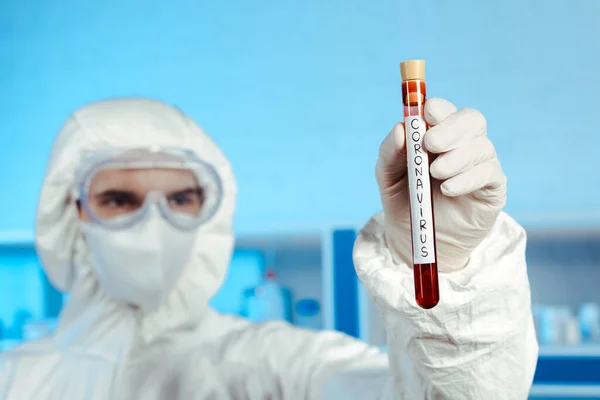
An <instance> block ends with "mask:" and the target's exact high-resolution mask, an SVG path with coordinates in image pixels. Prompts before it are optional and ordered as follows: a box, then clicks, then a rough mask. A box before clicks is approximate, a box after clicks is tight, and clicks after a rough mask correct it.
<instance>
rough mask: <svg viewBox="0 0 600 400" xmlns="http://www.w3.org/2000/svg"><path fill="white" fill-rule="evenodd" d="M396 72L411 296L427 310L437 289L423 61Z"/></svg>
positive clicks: (436, 299)
mask: <svg viewBox="0 0 600 400" xmlns="http://www.w3.org/2000/svg"><path fill="white" fill-rule="evenodd" d="M400 74H401V75H402V102H403V104H404V130H405V135H406V142H405V143H406V158H407V163H408V170H407V174H408V191H409V201H410V228H411V240H412V257H413V273H414V281H415V299H416V302H417V304H418V305H419V306H420V307H421V308H424V309H430V308H433V307H435V306H436V305H437V304H438V302H439V301H440V290H439V283H438V269H437V248H436V242H435V221H434V217H433V197H432V195H431V193H432V190H431V177H430V175H429V154H428V153H427V151H426V150H425V149H424V147H423V136H424V134H425V132H426V131H427V124H426V122H425V118H424V106H425V101H426V95H427V92H426V85H425V61H424V60H408V61H405V62H402V63H400Z"/></svg>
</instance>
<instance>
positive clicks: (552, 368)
mask: <svg viewBox="0 0 600 400" xmlns="http://www.w3.org/2000/svg"><path fill="white" fill-rule="evenodd" d="M534 382H535V383H536V384H567V385H590V384H592V385H600V357H540V358H539V359H538V364H537V369H536V372H535V377H534Z"/></svg>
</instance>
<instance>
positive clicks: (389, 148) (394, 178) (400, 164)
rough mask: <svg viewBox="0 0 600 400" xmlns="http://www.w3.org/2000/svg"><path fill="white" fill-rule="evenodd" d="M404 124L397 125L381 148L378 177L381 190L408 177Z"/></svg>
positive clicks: (377, 168)
mask: <svg viewBox="0 0 600 400" xmlns="http://www.w3.org/2000/svg"><path fill="white" fill-rule="evenodd" d="M406 170H407V165H406V146H405V137H404V124H403V123H401V122H399V123H397V124H396V125H395V126H394V128H393V129H392V131H391V132H390V133H389V134H388V135H387V136H386V138H385V139H384V140H383V142H382V143H381V146H380V147H379V158H378V159H377V167H376V177H377V183H378V184H379V188H380V189H387V188H390V187H392V186H393V185H395V184H396V183H398V182H399V181H400V180H402V178H404V177H405V176H406Z"/></svg>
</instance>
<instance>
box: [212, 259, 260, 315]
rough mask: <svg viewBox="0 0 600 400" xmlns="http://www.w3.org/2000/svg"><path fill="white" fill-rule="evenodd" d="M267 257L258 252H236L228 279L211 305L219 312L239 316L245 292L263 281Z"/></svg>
mask: <svg viewBox="0 0 600 400" xmlns="http://www.w3.org/2000/svg"><path fill="white" fill-rule="evenodd" d="M264 270H265V257H264V255H263V253H262V252H261V251H258V250H235V252H234V253H233V257H232V258H231V263H230V266H229V270H228V272H227V277H226V278H225V282H224V283H223V285H222V286H221V288H220V289H219V291H218V292H217V293H216V294H215V295H214V296H213V298H212V299H211V301H210V305H211V306H212V307H213V308H214V309H215V310H217V311H220V312H222V313H227V314H235V315H239V313H240V311H241V309H242V300H243V292H244V290H245V289H247V288H251V287H255V286H257V285H258V284H259V283H261V282H262V281H263V275H264Z"/></svg>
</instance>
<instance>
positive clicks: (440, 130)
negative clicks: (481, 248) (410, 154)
mask: <svg viewBox="0 0 600 400" xmlns="http://www.w3.org/2000/svg"><path fill="white" fill-rule="evenodd" d="M425 120H426V121H427V123H428V125H429V127H430V128H429V130H428V131H427V132H426V133H425V135H424V138H423V142H424V146H425V148H426V149H427V150H428V151H429V152H430V155H431V156H430V157H431V158H430V159H431V160H433V161H432V162H431V165H430V172H431V176H432V178H433V179H432V186H433V192H432V195H433V201H434V217H435V228H436V236H437V256H438V257H437V264H438V269H439V270H440V271H453V270H458V269H461V268H462V267H464V266H465V265H466V264H467V263H468V261H469V256H470V254H471V252H472V251H473V250H474V249H475V248H476V247H477V245H479V243H481V241H482V240H483V239H484V238H485V237H486V235H487V234H488V232H489V231H490V229H491V228H492V226H493V225H494V222H495V221H496V218H497V217H498V215H499V214H500V211H501V210H502V208H503V207H504V205H505V203H506V177H505V175H504V173H503V172H502V168H501V167H500V162H499V161H498V158H497V157H496V150H495V148H494V145H493V144H492V142H491V141H490V140H489V139H488V138H487V136H486V121H485V118H484V117H483V115H482V114H481V113H480V112H479V111H477V110H474V109H470V108H465V109H461V110H459V111H457V110H456V107H455V106H454V105H453V104H452V103H450V102H448V101H446V100H442V99H429V100H427V102H426V103H425ZM376 176H377V183H378V185H379V190H380V193H381V202H382V204H383V210H384V215H385V238H386V242H387V246H388V248H389V249H390V251H391V252H392V255H393V256H394V259H395V260H397V261H403V262H405V263H407V264H408V265H412V244H411V233H410V232H411V231H410V208H409V195H408V175H407V160H406V146H405V137H404V125H403V124H402V123H399V124H397V125H396V126H395V127H394V129H392V131H391V132H390V133H389V135H388V136H387V137H386V138H385V140H384V141H383V143H382V145H381V148H380V151H379V160H378V162H377V167H376Z"/></svg>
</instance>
